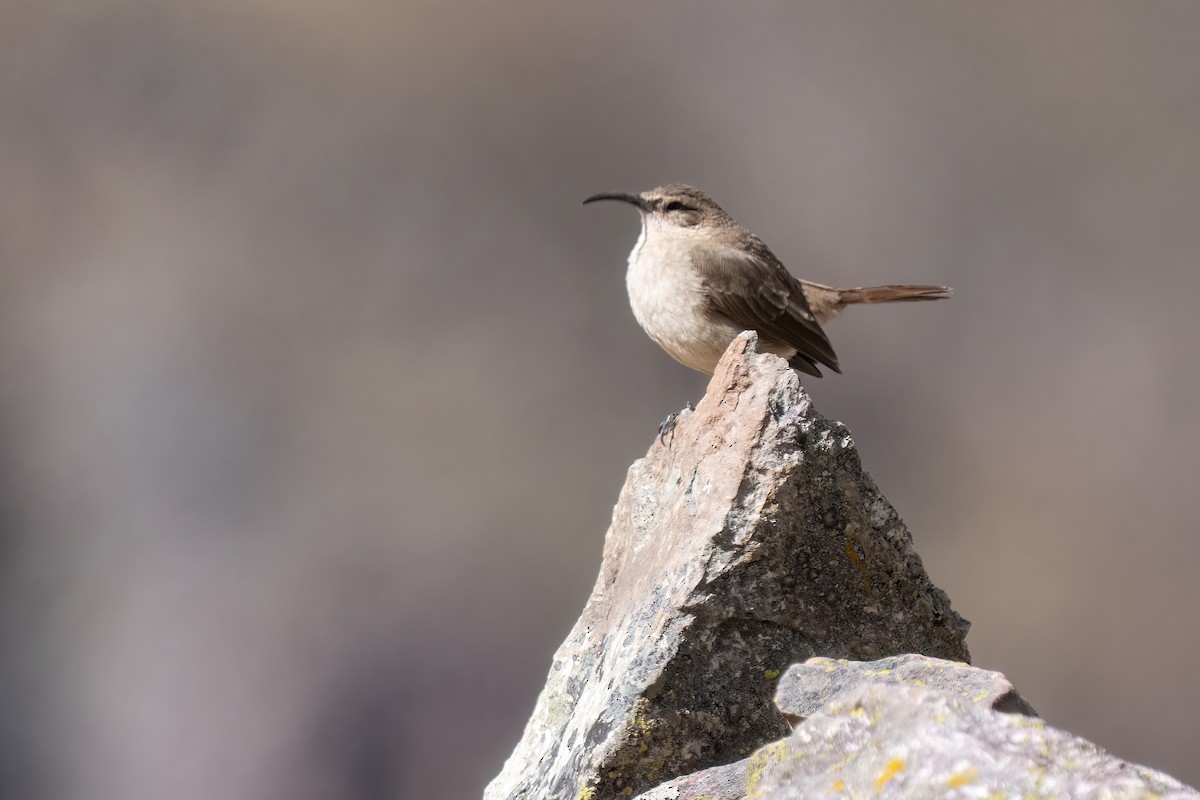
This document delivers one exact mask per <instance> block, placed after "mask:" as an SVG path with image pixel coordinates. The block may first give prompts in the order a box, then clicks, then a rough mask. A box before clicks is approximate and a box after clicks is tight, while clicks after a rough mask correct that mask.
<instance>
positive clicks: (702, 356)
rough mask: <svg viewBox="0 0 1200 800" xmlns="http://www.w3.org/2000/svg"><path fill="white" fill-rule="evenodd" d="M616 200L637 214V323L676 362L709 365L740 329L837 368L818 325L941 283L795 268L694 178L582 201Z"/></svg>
mask: <svg viewBox="0 0 1200 800" xmlns="http://www.w3.org/2000/svg"><path fill="white" fill-rule="evenodd" d="M596 200H620V201H622V202H625V203H629V204H631V205H633V206H635V207H636V208H637V209H638V211H639V212H641V215H642V233H641V236H639V237H638V240H637V244H635V245H634V247H633V252H631V253H630V254H629V270H628V271H627V272H626V274H625V285H626V288H627V289H628V290H629V302H630V305H632V306H633V315H634V316H635V317H636V318H637V321H638V324H639V325H641V326H642V329H643V330H644V331H646V333H647V334H649V335H650V338H651V339H653V340H654V341H656V342H658V344H659V346H660V347H662V349H663V350H666V351H667V354H668V355H670V356H671V358H674V359H675V360H676V361H678V362H679V363H681V364H683V365H685V366H688V367H691V368H692V369H695V370H699V371H700V372H704V373H707V374H709V375H711V374H712V373H713V370H714V369H716V366H717V362H718V361H719V360H720V359H721V356H722V355H723V354H724V353H725V348H727V347H728V346H729V343H730V342H732V341H733V339H734V337H736V336H737V335H738V334H739V333H741V332H742V331H744V330H754V331H758V336H759V349H760V350H763V351H766V352H770V353H775V354H776V355H780V356H783V357H784V358H786V359H788V363H789V364H791V366H792V367H793V368H795V369H798V370H800V371H801V372H806V373H808V374H809V375H816V376H818V377H820V375H821V370H820V369H819V368H818V365H819V364H823V365H825V366H826V367H829V368H830V369H832V370H833V371H834V372H841V371H842V370H841V367H840V366H838V360H837V356H836V355H835V354H834V352H833V347H832V346H831V345H830V344H829V339H828V338H827V337H826V336H825V332H824V331H823V330H821V325H822V324H823V323H826V322H828V321H829V320H831V319H833V318H834V317H836V316H837V315H838V314H840V313H841V312H842V309H844V308H845V307H846V306H848V305H854V304H855V303H890V302H894V301H898V300H939V299H941V298H944V297H949V296H950V293H951V289H950V288H949V287H947V286H913V285H907V284H901V285H896V286H868V287H864V288H858V289H836V288H834V287H832V286H825V285H823V284H820V283H812V282H811V281H802V280H798V279H797V278H794V277H792V275H791V273H789V272H788V271H787V270H786V269H785V268H784V266H783V265H782V264H781V263H779V259H778V258H776V257H775V254H774V253H772V252H771V251H770V249H768V248H767V246H766V245H765V244H763V242H762V240H761V239H759V238H758V237H757V236H755V235H754V234H753V233H751V232H750V231H748V230H746V229H745V228H744V227H742V226H741V225H739V224H738V223H737V221H736V220H734V218H733V217H731V216H729V214H727V213H726V212H725V209H723V208H721V207H720V206H719V205H717V203H716V201H715V200H713V199H712V198H711V197H709V196H708V195H707V194H705V193H704V192H702V191H700V190H699V189H697V188H695V187H694V186H687V185H686V184H682V183H672V184H669V185H667V186H660V187H659V188H657V189H651V190H650V191H648V192H642V193H641V194H633V193H630V192H603V193H601V194H596V195H592V196H591V197H589V198H588V199H587V200H584V201H583V202H584V203H585V204H587V203H592V202H595V201H596Z"/></svg>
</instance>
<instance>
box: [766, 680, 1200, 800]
mask: <svg viewBox="0 0 1200 800" xmlns="http://www.w3.org/2000/svg"><path fill="white" fill-rule="evenodd" d="M746 781H747V786H746V789H747V791H746V796H747V797H749V798H756V799H758V800H799V799H800V798H812V797H839V798H866V797H872V798H873V797H884V798H912V799H913V800H916V799H917V798H930V800H932V798H991V797H1044V798H1050V797H1057V798H1070V799H1071V800H1088V799H1090V798H1096V799H1097V800H1100V798H1126V797H1127V798H1152V797H1157V798H1181V799H1182V798H1189V799H1190V800H1195V798H1198V797H1200V793H1197V792H1196V791H1195V790H1193V789H1190V788H1188V787H1187V786H1184V785H1183V784H1181V783H1180V782H1178V781H1176V780H1175V779H1174V778H1171V777H1169V776H1167V775H1164V774H1162V773H1160V772H1155V771H1154V770H1150V769H1146V768H1145V767H1139V766H1136V765H1134V764H1129V763H1126V762H1124V761H1122V760H1120V759H1118V758H1114V757H1113V756H1111V755H1109V754H1108V753H1106V752H1105V751H1104V750H1102V749H1101V748H1099V747H1097V746H1096V745H1094V744H1092V743H1091V742H1088V741H1086V740H1084V739H1080V738H1078V737H1076V736H1072V735H1071V734H1069V733H1066V732H1064V731H1060V730H1057V729H1055V728H1052V727H1050V726H1049V725H1047V724H1046V723H1045V722H1043V721H1042V720H1040V719H1037V718H1036V717H1028V716H1023V715H1021V714H1003V713H999V712H996V711H993V710H991V709H989V708H987V707H986V705H984V704H982V703H973V702H972V701H971V700H970V699H968V698H966V697H963V696H962V695H961V694H955V693H951V692H942V691H934V690H929V689H920V688H917V687H914V686H905V685H900V684H890V685H889V684H878V683H867V684H862V685H860V686H858V687H857V688H855V689H852V690H850V691H848V692H847V693H845V694H844V695H842V696H841V697H840V698H839V699H837V700H834V701H832V702H830V703H829V704H828V705H827V706H825V707H823V708H821V709H819V710H818V711H816V713H814V714H812V715H811V716H810V717H808V718H807V719H806V720H805V721H804V722H803V723H801V724H800V725H799V726H798V727H797V728H796V730H795V731H794V732H793V733H792V735H791V736H789V737H788V738H786V739H784V740H782V741H780V742H776V743H774V744H771V745H768V746H766V747H764V748H762V749H761V750H759V751H758V752H757V753H755V754H754V755H753V756H752V757H751V758H750V760H749V763H748V765H747V777H746Z"/></svg>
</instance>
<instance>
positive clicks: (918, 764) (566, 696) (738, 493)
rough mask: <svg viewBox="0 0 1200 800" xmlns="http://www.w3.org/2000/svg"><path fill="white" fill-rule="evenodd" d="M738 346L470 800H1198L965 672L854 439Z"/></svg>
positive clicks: (616, 530)
mask: <svg viewBox="0 0 1200 800" xmlns="http://www.w3.org/2000/svg"><path fill="white" fill-rule="evenodd" d="M755 341H756V340H755V337H754V334H751V333H747V334H743V335H742V336H741V337H739V338H738V339H737V340H735V341H734V343H733V344H732V345H731V346H730V348H729V350H728V352H726V354H725V357H724V358H723V359H722V361H721V363H720V365H718V367H717V371H716V373H715V374H714V376H713V379H712V382H711V383H710V384H709V387H708V392H707V394H706V395H705V397H704V399H703V401H702V402H701V403H700V405H699V406H698V407H697V408H696V410H695V411H694V412H685V413H684V414H683V415H682V416H681V417H680V418H679V420H678V423H677V425H676V427H675V430H674V432H673V434H672V435H671V436H670V437H668V438H667V439H666V441H665V442H662V441H656V442H655V444H654V445H653V446H652V447H651V449H650V452H649V453H648V454H647V455H646V457H645V458H643V459H641V460H640V461H637V462H635V463H634V465H633V466H632V467H631V468H630V470H629V475H628V478H627V480H626V483H625V487H624V488H623V489H622V491H621V496H620V499H619V500H618V502H617V506H616V508H615V510H614V512H613V521H612V527H611V528H610V529H609V531H608V536H607V538H606V540H605V546H604V560H603V563H602V565H601V569H600V576H599V578H598V579H597V581H596V586H595V588H594V589H593V590H592V595H591V597H590V598H589V599H588V602H587V605H586V607H585V608H584V611H583V615H582V616H581V617H580V618H579V621H578V622H577V623H576V625H575V628H574V629H573V630H572V631H571V634H570V635H569V636H568V637H567V640H566V641H565V642H563V644H562V646H561V647H560V648H559V650H558V652H557V653H555V655H554V661H553V664H552V666H551V669H550V676H549V678H548V679H547V681H546V686H545V688H544V689H543V691H542V694H541V696H540V697H539V698H538V702H537V707H536V708H535V710H534V713H533V716H532V717H531V718H530V720H529V723H528V725H527V726H526V729H525V733H524V736H523V737H522V739H521V742H520V743H519V744H518V745H517V748H516V750H515V751H514V752H513V754H512V756H511V757H510V758H509V759H508V761H507V763H506V764H505V765H504V769H503V771H502V772H501V773H500V775H499V776H497V777H496V779H495V780H493V781H492V783H491V784H490V785H489V786H488V788H487V790H486V793H485V795H484V796H485V798H486V800H502V799H503V798H526V799H528V800H535V799H536V800H559V799H560V798H561V799H562V800H600V799H601V798H617V797H634V796H637V797H638V798H640V800H701V798H705V800H741V798H762V799H764V800H792V799H793V798H810V797H846V798H860V797H861V798H865V797H893V798H914V799H915V798H943V797H949V798H954V797H962V798H987V797H1058V798H1092V797H1095V798H1118V797H1131V798H1132V797H1160V798H1162V797H1170V798H1185V797H1186V798H1194V799H1195V800H1200V794H1197V793H1196V792H1195V791H1194V790H1192V789H1189V788H1188V787H1186V786H1184V785H1182V784H1180V783H1179V782H1177V781H1175V780H1174V779H1172V778H1170V777H1168V776H1166V775H1163V774H1161V773H1157V772H1154V771H1152V770H1149V769H1145V768H1143V767H1138V766H1135V765H1131V764H1127V763H1125V762H1123V761H1121V760H1119V759H1117V758H1114V757H1113V756H1110V755H1108V754H1107V753H1105V752H1104V751H1103V750H1101V749H1100V748H1098V747H1096V746H1095V745H1093V744H1091V743H1090V742H1087V741H1085V740H1083V739H1079V738H1078V737H1075V736H1072V735H1071V734H1068V733H1065V732H1063V731H1059V730H1056V729H1054V728H1052V727H1050V726H1048V725H1047V724H1046V723H1045V722H1043V721H1042V720H1040V719H1038V718H1037V716H1036V714H1035V713H1034V710H1033V708H1032V707H1031V706H1030V705H1029V703H1028V702H1026V701H1025V699H1024V698H1022V697H1021V696H1020V695H1019V694H1017V692H1016V690H1015V689H1014V688H1013V686H1012V684H1011V683H1009V682H1008V680H1007V679H1006V678H1005V677H1004V676H1003V675H1001V674H1000V673H997V672H988V671H986V670H981V669H976V668H974V667H971V666H969V665H968V664H966V663H965V662H966V661H967V660H968V655H967V648H966V645H965V643H964V641H963V639H964V636H965V634H966V630H967V623H966V622H965V621H964V620H962V618H960V617H959V616H958V615H957V614H956V613H955V612H954V611H953V609H951V607H950V602H949V600H948V599H947V597H946V595H945V594H944V593H943V592H941V591H940V590H939V589H937V588H936V587H935V586H934V585H933V584H932V583H931V582H930V580H929V578H928V577H927V576H926V574H925V572H924V570H923V569H922V567H921V561H920V559H919V558H918V557H917V554H916V553H915V552H914V551H913V548H912V541H911V537H910V536H909V533H908V531H907V530H906V529H905V527H904V524H903V523H902V522H901V521H900V519H899V517H897V515H896V512H895V511H894V510H893V509H892V507H891V505H889V504H888V502H887V500H886V499H884V498H883V497H882V496H881V495H880V494H879V491H878V489H876V487H875V484H874V483H873V482H872V481H871V478H870V477H869V476H868V475H867V474H866V473H865V472H864V471H863V469H862V466H861V464H860V463H859V460H858V455H857V453H856V451H855V449H854V442H853V440H852V439H851V438H850V434H849V432H848V431H847V430H846V429H845V427H843V426H842V425H840V424H839V423H836V422H830V421H828V420H826V419H824V418H822V417H821V416H820V415H818V414H817V413H816V412H815V411H814V410H813V409H812V405H811V403H810V401H809V399H808V396H807V395H806V394H805V393H804V390H803V388H802V387H801V386H800V384H799V382H798V380H797V377H796V374H795V373H794V372H793V371H792V370H791V369H789V368H788V367H787V364H786V363H785V362H784V361H783V360H782V359H779V358H777V357H775V356H771V355H760V354H758V353H757V352H755ZM781 676H782V677H781Z"/></svg>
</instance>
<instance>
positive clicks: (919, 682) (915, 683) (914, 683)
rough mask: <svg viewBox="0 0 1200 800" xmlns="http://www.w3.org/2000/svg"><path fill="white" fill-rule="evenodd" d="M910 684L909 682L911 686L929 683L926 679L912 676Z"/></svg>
mask: <svg viewBox="0 0 1200 800" xmlns="http://www.w3.org/2000/svg"><path fill="white" fill-rule="evenodd" d="M908 684H909V686H928V685H929V684H927V683H926V682H925V681H923V680H921V679H920V678H912V679H911V680H909V682H908Z"/></svg>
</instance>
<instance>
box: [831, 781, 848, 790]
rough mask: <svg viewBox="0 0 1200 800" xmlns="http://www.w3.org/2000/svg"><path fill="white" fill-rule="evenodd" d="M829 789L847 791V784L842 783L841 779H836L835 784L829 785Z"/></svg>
mask: <svg viewBox="0 0 1200 800" xmlns="http://www.w3.org/2000/svg"><path fill="white" fill-rule="evenodd" d="M829 791H831V792H844V791H846V784H844V783H842V782H841V781H834V782H833V786H830V787H829Z"/></svg>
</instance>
